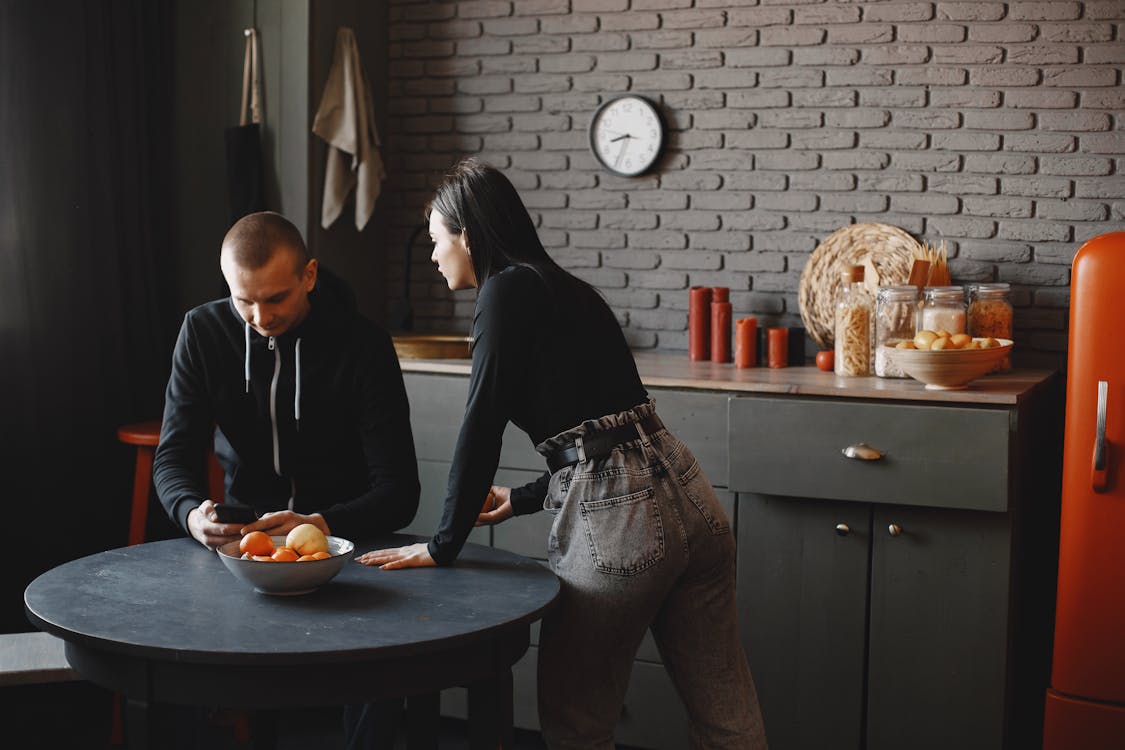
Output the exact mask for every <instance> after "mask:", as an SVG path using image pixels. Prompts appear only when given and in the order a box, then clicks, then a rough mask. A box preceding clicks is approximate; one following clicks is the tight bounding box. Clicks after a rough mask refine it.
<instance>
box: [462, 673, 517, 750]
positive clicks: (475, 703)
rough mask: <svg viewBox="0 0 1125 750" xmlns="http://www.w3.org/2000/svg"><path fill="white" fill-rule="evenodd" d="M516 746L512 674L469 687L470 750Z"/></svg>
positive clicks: (492, 749) (494, 749)
mask: <svg viewBox="0 0 1125 750" xmlns="http://www.w3.org/2000/svg"><path fill="white" fill-rule="evenodd" d="M514 745H515V730H514V729H513V727H512V670H511V668H510V667H509V668H507V669H504V670H501V672H500V673H499V674H498V675H496V676H495V677H494V678H492V679H489V680H481V681H480V682H477V683H473V684H472V685H469V747H470V748H471V750H496V749H497V748H502V749H505V750H506V749H507V748H511V747H513V746H514Z"/></svg>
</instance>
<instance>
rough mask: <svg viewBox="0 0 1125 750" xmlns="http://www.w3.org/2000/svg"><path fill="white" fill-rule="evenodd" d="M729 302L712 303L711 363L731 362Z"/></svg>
mask: <svg viewBox="0 0 1125 750" xmlns="http://www.w3.org/2000/svg"><path fill="white" fill-rule="evenodd" d="M730 319H731V307H730V303H729V302H712V303H711V361H712V362H730Z"/></svg>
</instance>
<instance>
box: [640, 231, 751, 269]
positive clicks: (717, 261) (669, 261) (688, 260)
mask: <svg viewBox="0 0 1125 750" xmlns="http://www.w3.org/2000/svg"><path fill="white" fill-rule="evenodd" d="M696 236H697V235H689V240H688V244H689V246H691V247H695V245H694V243H692V242H691V239H692V238H694V237H696ZM747 244H749V243H747ZM660 258H661V260H660V267H661V268H666V269H668V270H692V269H701V270H704V271H717V270H719V269H720V268H722V267H723V256H722V255H721V254H720V253H714V252H704V251H700V250H669V251H666V252H664V253H663V254H662V255H661V256H660ZM735 270H747V269H735Z"/></svg>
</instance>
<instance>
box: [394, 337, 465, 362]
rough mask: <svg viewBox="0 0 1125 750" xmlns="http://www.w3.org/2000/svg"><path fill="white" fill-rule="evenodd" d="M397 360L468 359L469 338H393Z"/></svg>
mask: <svg viewBox="0 0 1125 750" xmlns="http://www.w3.org/2000/svg"><path fill="white" fill-rule="evenodd" d="M393 341H394V345H395V353H397V354H398V358H399V359H470V358H471V357H472V354H471V352H470V347H471V345H472V343H473V339H472V337H471V336H439V335H432V334H409V335H402V336H395V337H393Z"/></svg>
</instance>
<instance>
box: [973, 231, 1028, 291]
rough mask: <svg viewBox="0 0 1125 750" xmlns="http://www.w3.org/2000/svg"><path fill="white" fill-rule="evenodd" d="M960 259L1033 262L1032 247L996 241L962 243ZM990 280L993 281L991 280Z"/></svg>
mask: <svg viewBox="0 0 1125 750" xmlns="http://www.w3.org/2000/svg"><path fill="white" fill-rule="evenodd" d="M1001 224H1002V223H1001ZM960 257H961V258H963V259H965V260H975V261H979V262H982V263H1027V262H1028V261H1030V260H1031V245H1026V244H1020V243H1015V242H997V241H995V240H991V241H989V242H974V241H971V240H970V241H966V242H961V243H960ZM989 280H990V281H991V278H989Z"/></svg>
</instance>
